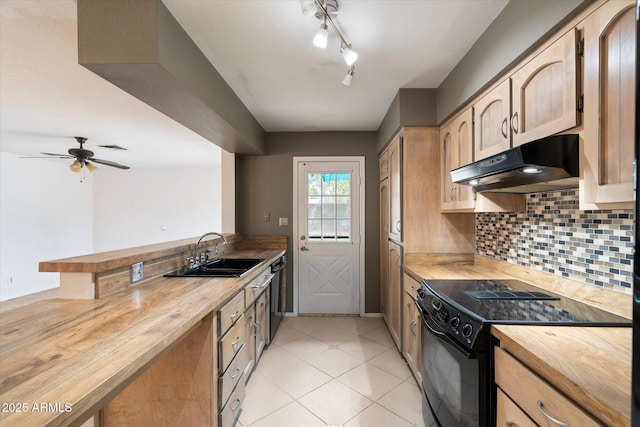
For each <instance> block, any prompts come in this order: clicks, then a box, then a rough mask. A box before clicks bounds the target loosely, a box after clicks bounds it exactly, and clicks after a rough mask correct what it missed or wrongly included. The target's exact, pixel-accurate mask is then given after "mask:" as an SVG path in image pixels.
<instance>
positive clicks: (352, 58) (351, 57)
mask: <svg viewBox="0 0 640 427" xmlns="http://www.w3.org/2000/svg"><path fill="white" fill-rule="evenodd" d="M340 51H341V52H342V58H343V59H344V62H346V63H347V65H349V66H351V65H353V64H355V63H356V61H357V60H358V54H357V53H356V52H355V51H354V50H353V49H351V45H350V44H349V45H344V44H343V45H342V47H341V49H340Z"/></svg>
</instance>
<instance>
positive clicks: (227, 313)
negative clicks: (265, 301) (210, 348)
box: [218, 292, 244, 335]
mask: <svg viewBox="0 0 640 427" xmlns="http://www.w3.org/2000/svg"><path fill="white" fill-rule="evenodd" d="M242 313H244V292H238V293H237V294H236V296H234V297H233V298H231V300H230V301H229V302H227V303H226V304H225V305H223V306H222V307H221V308H220V310H218V322H219V325H220V328H219V334H220V335H224V333H225V332H227V330H228V329H229V328H230V327H231V325H233V324H234V323H235V322H237V321H238V319H240V316H242Z"/></svg>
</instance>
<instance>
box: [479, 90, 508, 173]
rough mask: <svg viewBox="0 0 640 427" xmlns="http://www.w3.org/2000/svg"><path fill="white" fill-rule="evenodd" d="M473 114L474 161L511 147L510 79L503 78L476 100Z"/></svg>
mask: <svg viewBox="0 0 640 427" xmlns="http://www.w3.org/2000/svg"><path fill="white" fill-rule="evenodd" d="M473 114H474V117H475V130H474V143H475V146H474V159H475V161H478V160H481V159H484V158H486V157H490V156H493V155H494V154H498V153H500V152H502V151H505V150H508V149H509V148H511V131H510V127H509V118H510V117H511V80H509V79H506V80H504V81H503V82H502V83H500V85H499V86H497V87H495V88H494V89H493V90H491V91H490V92H488V93H487V94H485V95H484V96H483V97H482V98H480V99H479V100H478V101H476V102H475V103H474V104H473Z"/></svg>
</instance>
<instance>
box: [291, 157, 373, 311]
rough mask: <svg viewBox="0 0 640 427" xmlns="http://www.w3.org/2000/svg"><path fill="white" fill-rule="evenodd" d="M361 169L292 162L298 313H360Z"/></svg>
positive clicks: (354, 163)
mask: <svg viewBox="0 0 640 427" xmlns="http://www.w3.org/2000/svg"><path fill="white" fill-rule="evenodd" d="M360 169H361V168H360V162H359V161H298V162H297V184H298V185H297V221H296V222H297V232H296V242H295V244H294V250H296V255H297V256H298V262H297V264H298V268H297V270H298V274H297V276H298V277H297V279H298V281H297V282H298V283H297V285H298V312H299V313H303V314H359V313H360V312H361V292H360V288H361V286H360V282H361V277H360V275H361V268H360V264H361V254H360V251H361V240H362V239H361V229H360V225H361V224H360V222H361V219H360V214H361V206H360V202H361V200H360V199H361V195H360V190H361V189H360V185H361V184H360V183H361V174H360ZM362 311H363V310H362Z"/></svg>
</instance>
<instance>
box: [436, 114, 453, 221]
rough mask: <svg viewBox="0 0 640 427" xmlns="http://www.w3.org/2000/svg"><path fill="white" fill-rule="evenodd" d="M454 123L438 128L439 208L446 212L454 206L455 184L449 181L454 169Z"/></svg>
mask: <svg viewBox="0 0 640 427" xmlns="http://www.w3.org/2000/svg"><path fill="white" fill-rule="evenodd" d="M453 125H454V123H453V122H451V123H449V124H447V125H445V126H443V127H442V128H441V129H440V143H441V146H440V148H441V151H440V158H441V161H440V164H441V165H442V193H441V196H442V197H441V201H442V203H441V209H442V212H448V211H451V210H453V209H454V208H455V191H456V189H455V186H454V184H453V181H451V173H450V172H451V170H452V169H455V168H456V167H455V162H454V153H453V151H454V150H453V133H452V132H451V129H452V128H453Z"/></svg>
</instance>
